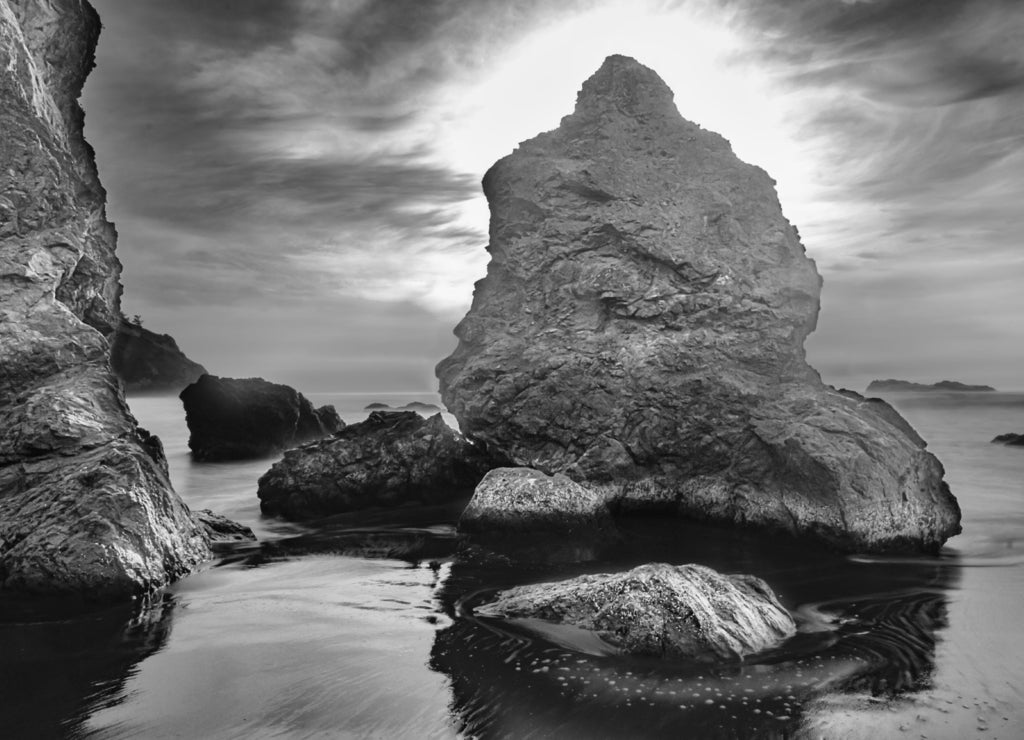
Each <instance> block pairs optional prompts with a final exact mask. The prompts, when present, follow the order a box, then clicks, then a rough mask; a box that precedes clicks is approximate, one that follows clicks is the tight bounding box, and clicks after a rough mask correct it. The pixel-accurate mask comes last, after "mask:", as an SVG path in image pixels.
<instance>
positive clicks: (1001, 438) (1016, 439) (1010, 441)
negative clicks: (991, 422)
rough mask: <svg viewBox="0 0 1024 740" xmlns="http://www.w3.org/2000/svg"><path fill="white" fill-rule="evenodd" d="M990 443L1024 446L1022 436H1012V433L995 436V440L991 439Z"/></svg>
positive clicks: (1023, 435)
mask: <svg viewBox="0 0 1024 740" xmlns="http://www.w3.org/2000/svg"><path fill="white" fill-rule="evenodd" d="M992 441H993V442H1002V443H1003V444H1004V445H1013V446H1018V445H1024V434H1014V433H1013V432H1008V433H1006V434H1000V435H998V436H996V438H995V439H993V440H992Z"/></svg>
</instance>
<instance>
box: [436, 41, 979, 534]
mask: <svg viewBox="0 0 1024 740" xmlns="http://www.w3.org/2000/svg"><path fill="white" fill-rule="evenodd" d="M483 187H484V193H485V195H486V196H487V199H488V202H489V205H490V208H491V225H490V244H489V245H488V251H489V252H490V255H491V261H490V264H489V265H488V268H487V276H486V277H485V278H484V279H483V280H481V281H480V282H479V283H477V286H476V291H475V293H474V296H473V305H472V307H471V309H470V311H469V313H468V314H467V315H466V317H465V318H464V319H463V320H462V321H461V322H460V323H459V325H458V326H457V327H456V329H455V334H456V336H457V337H458V338H459V345H458V347H457V348H456V350H455V352H454V353H453V354H452V355H451V356H450V357H448V358H447V359H445V360H444V361H442V362H441V363H440V364H439V365H438V367H437V375H438V378H439V379H440V387H441V394H442V398H443V400H444V403H445V405H446V406H447V407H448V409H449V410H450V411H451V412H452V413H453V414H454V415H455V417H456V418H457V419H458V421H459V425H460V427H461V429H462V430H463V432H464V433H465V434H466V436H467V437H468V438H469V439H471V440H474V441H477V442H479V443H481V444H483V445H486V446H487V448H488V449H493V450H495V451H497V452H500V453H501V454H503V455H504V456H506V457H507V458H508V459H509V460H511V461H512V464H515V465H520V466H526V467H532V468H536V469H538V470H541V471H544V472H545V473H549V474H551V473H565V474H566V475H568V476H569V477H571V478H573V479H574V480H576V481H578V482H580V483H581V484H583V485H584V486H586V487H588V488H595V489H598V490H601V491H602V492H603V493H604V494H605V495H606V496H607V498H608V499H609V500H610V501H611V502H612V504H613V506H615V507H616V508H617V509H618V510H620V511H628V510H643V509H648V510H652V509H654V510H658V511H661V512H671V513H677V514H680V515H685V516H690V517H696V518H703V519H712V520H718V521H725V522H734V523H738V524H744V525H757V526H762V527H767V528H772V529H781V530H786V531H789V532H792V533H795V534H802V535H810V536H814V537H817V538H821V539H824V540H826V541H828V542H830V543H833V544H835V545H838V546H840V547H843V548H848V549H853V550H876V551H878V550H918V551H922V550H923V551H932V550H936V549H938V548H939V547H940V546H941V545H942V543H943V542H945V540H946V539H947V538H948V537H950V536H952V535H954V534H956V533H958V532H959V531H960V511H959V508H958V506H957V503H956V500H955V499H954V498H953V496H952V495H951V494H950V492H949V489H948V487H947V486H946V484H945V482H944V481H943V469H942V466H941V465H940V463H939V461H938V460H937V459H936V458H935V457H934V456H933V455H931V454H930V453H929V452H927V451H926V450H925V444H924V441H923V440H922V439H921V438H920V437H919V436H918V435H917V434H916V433H915V432H914V431H913V429H912V428H911V427H910V425H909V424H907V423H906V421H904V420H903V419H902V417H900V415H899V414H898V413H897V412H896V411H895V410H894V409H892V408H891V407H889V406H888V405H886V404H884V402H881V401H877V400H874V399H872V400H866V399H864V398H863V397H861V396H859V395H857V394H853V393H841V392H839V391H836V390H834V389H832V388H830V387H826V386H825V385H823V384H822V382H821V380H820V378H819V376H818V374H817V373H816V372H815V371H814V369H813V368H811V367H810V366H809V365H808V364H807V363H806V361H805V354H804V347H803V344H804V340H805V339H806V337H807V336H808V334H810V333H811V332H812V331H813V330H814V328H815V325H816V322H817V316H818V308H819V294H820V287H821V278H820V277H819V276H818V273H817V271H816V270H815V266H814V262H813V261H811V260H810V259H808V258H807V256H806V255H805V254H804V248H803V246H802V245H801V243H800V240H799V237H798V234H797V231H796V229H795V228H794V227H793V226H792V225H791V224H790V223H789V222H788V221H787V220H786V219H785V217H784V216H783V214H782V209H781V207H780V205H779V201H778V198H777V196H776V193H775V188H774V181H773V180H772V179H771V178H770V177H769V176H768V174H767V173H765V172H764V170H762V169H760V168H758V167H754V166H751V165H748V164H745V163H743V162H741V161H740V160H739V159H738V158H737V157H736V155H735V154H733V152H732V149H731V148H730V146H729V143H728V142H727V141H726V140H725V139H723V138H722V137H721V136H719V135H717V134H714V133H712V132H709V131H705V130H703V129H701V128H700V127H699V126H697V125H696V124H693V123H690V122H689V121H686V120H684V119H683V118H682V117H681V116H680V115H679V111H678V110H677V109H676V107H675V105H674V104H673V101H672V92H671V91H670V90H669V89H668V87H667V86H666V85H665V83H664V82H663V81H662V80H661V79H660V78H659V77H658V76H657V74H655V73H654V72H653V71H651V70H650V69H648V68H646V67H644V66H643V65H641V64H639V63H638V62H636V61H635V60H633V59H630V58H627V57H622V56H613V57H609V58H608V59H607V60H606V61H605V63H604V64H603V65H602V67H601V68H600V70H598V72H597V73H596V74H595V75H594V76H593V77H591V78H590V79H589V80H587V81H586V82H585V83H584V85H583V88H582V90H581V91H580V93H579V96H578V98H577V104H576V110H575V112H574V113H573V114H572V115H569V116H567V117H565V118H564V119H562V122H561V125H560V126H559V128H557V129H555V130H554V131H550V132H547V133H544V134H541V135H539V136H537V137H536V138H534V139H531V140H529V141H526V142H524V143H522V144H520V146H519V148H518V149H517V150H516V151H515V152H513V153H512V154H511V155H509V156H507V157H505V158H504V159H502V160H500V161H499V162H498V163H497V164H495V165H494V166H493V167H492V168H491V169H490V170H489V171H488V172H487V174H486V175H485V176H484V181H483Z"/></svg>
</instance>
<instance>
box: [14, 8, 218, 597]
mask: <svg viewBox="0 0 1024 740" xmlns="http://www.w3.org/2000/svg"><path fill="white" fill-rule="evenodd" d="M99 31H100V21H99V18H98V17H97V15H96V13H95V11H94V10H93V9H92V8H91V7H90V6H89V4H88V3H86V2H82V1H81V0H48V2H28V1H24V2H11V1H9V0H0V131H2V135H0V347H2V348H3V349H2V351H0V588H3V589H7V590H25V591H35V592H49V593H64V594H67V593H72V594H78V595H85V596H88V597H91V598H107V597H110V598H117V597H127V596H129V595H132V594H136V593H139V592H141V591H145V590H148V589H151V588H153V587H156V586H160V585H162V584H164V583H167V582H168V581H170V580H172V579H174V578H176V577H178V576H180V575H183V574H184V573H187V572H188V571H190V570H191V569H192V568H193V567H194V566H195V565H196V564H198V563H199V562H200V561H201V560H203V559H205V558H207V557H209V555H210V548H209V541H210V534H209V533H208V531H207V528H206V527H204V526H202V524H201V523H200V522H199V521H198V520H197V519H196V518H195V517H193V515H192V513H191V512H190V511H189V509H188V508H187V507H186V506H185V505H184V504H183V503H182V502H181V500H180V499H179V498H178V496H177V495H176V494H175V493H174V491H173V490H172V489H171V486H170V483H169V482H168V479H167V468H166V461H165V460H164V457H163V452H162V448H161V446H160V444H159V441H158V440H156V439H155V438H153V437H151V436H150V435H149V434H147V433H146V432H144V431H143V430H140V429H138V428H137V427H136V423H135V419H134V418H132V416H131V414H130V413H129V411H128V408H127V406H126V405H125V401H124V396H123V395H122V392H121V389H120V384H119V383H118V381H117V380H116V379H115V378H114V376H113V374H112V373H111V370H110V362H109V355H110V339H111V337H112V336H113V334H114V332H115V330H116V328H117V325H118V321H119V319H120V306H119V305H118V304H119V296H120V293H121V286H120V283H119V277H120V272H121V265H120V263H119V262H118V260H117V257H116V256H115V254H114V245H115V240H116V234H115V232H114V227H113V226H112V225H111V224H110V223H109V222H108V221H107V220H106V216H105V213H104V203H105V197H106V194H105V192H104V190H103V187H102V186H101V185H100V182H99V179H98V177H97V173H96V166H95V164H94V162H93V152H92V149H91V148H90V147H89V145H88V144H87V143H86V142H85V139H84V138H83V136H82V123H83V114H82V110H81V108H79V106H78V103H77V100H78V96H79V93H80V92H81V89H82V85H83V83H84V82H85V78H86V75H87V74H88V73H89V70H90V69H91V68H92V66H93V51H94V49H95V46H96V40H97V37H98V35H99Z"/></svg>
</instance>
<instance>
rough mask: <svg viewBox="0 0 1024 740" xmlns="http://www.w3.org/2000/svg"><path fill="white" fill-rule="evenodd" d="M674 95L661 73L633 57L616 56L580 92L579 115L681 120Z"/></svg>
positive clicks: (606, 61) (577, 100)
mask: <svg viewBox="0 0 1024 740" xmlns="http://www.w3.org/2000/svg"><path fill="white" fill-rule="evenodd" d="M674 97H675V96H674V95H673V93H672V90H671V89H669V86H668V85H666V84H665V81H664V80H662V79H661V77H659V76H658V73H657V72H655V71H654V70H653V69H650V68H649V67H645V66H644V65H642V64H640V62H638V61H637V60H635V59H633V58H632V57H627V56H622V55H621V54H613V55H612V56H610V57H608V58H607V59H605V60H604V64H602V65H601V68H600V69H598V70H597V72H595V73H594V74H593V75H592V76H591V77H590V78H589V79H588V80H587V81H586V82H584V83H583V87H582V88H581V89H580V92H579V95H577V97H576V110H575V112H574V115H575V116H578V117H583V118H587V117H594V116H600V115H602V114H608V113H612V112H618V113H621V114H623V115H627V116H633V117H636V116H645V115H652V114H653V115H662V116H669V117H672V118H676V119H678V118H680V115H679V111H678V110H677V109H676V106H675V103H674V102H673V99H674Z"/></svg>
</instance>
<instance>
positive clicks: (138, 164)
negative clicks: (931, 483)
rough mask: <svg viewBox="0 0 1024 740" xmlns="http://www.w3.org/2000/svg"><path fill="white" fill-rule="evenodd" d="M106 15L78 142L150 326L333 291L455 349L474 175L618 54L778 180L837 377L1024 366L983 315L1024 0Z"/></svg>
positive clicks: (312, 4) (1003, 258)
mask: <svg viewBox="0 0 1024 740" xmlns="http://www.w3.org/2000/svg"><path fill="white" fill-rule="evenodd" d="M95 4H96V5H97V6H98V9H99V10H100V13H101V17H103V19H104V22H105V25H106V31H105V33H104V35H103V37H102V39H101V47H100V54H99V64H100V66H99V69H98V70H97V71H96V72H95V73H94V76H93V77H92V78H91V79H90V82H89V83H88V85H87V88H86V106H87V126H88V130H87V134H88V135H89V137H90V139H91V140H92V141H93V142H94V144H95V145H96V147H97V150H98V152H99V163H100V168H101V176H102V177H103V180H104V183H105V184H106V186H107V188H108V190H109V191H110V194H111V198H110V201H111V206H110V210H111V215H112V217H113V218H115V219H116V220H117V221H118V226H119V230H120V231H121V234H122V239H121V247H120V250H121V253H122V259H123V260H124V262H125V265H126V273H125V281H126V284H127V291H126V305H127V306H128V307H129V310H130V312H132V313H136V312H138V313H143V314H144V315H149V316H152V317H153V318H154V322H159V323H160V324H161V326H160V327H157V328H163V327H164V326H166V328H167V330H171V331H172V332H174V331H177V332H178V333H179V334H184V335H185V336H188V334H189V333H190V332H194V331H195V329H194V328H193V327H192V326H190V325H189V324H188V323H187V322H182V321H179V319H178V318H177V317H179V316H181V315H183V314H182V310H183V307H185V306H188V305H192V304H196V303H197V302H199V303H204V304H205V305H210V306H219V307H220V309H221V310H224V311H226V310H227V308H228V307H239V306H245V305H248V306H250V307H251V311H254V310H258V309H257V308H256V307H258V306H260V305H265V304H266V302H267V301H274V302H275V303H278V304H280V305H287V306H289V309H288V310H289V311H291V310H292V309H291V308H290V307H291V306H295V305H301V304H303V303H306V305H309V306H314V305H317V304H318V302H320V301H321V300H325V301H328V302H330V301H336V300H343V301H356V302H357V303H358V301H364V303H360V304H358V305H361V306H364V309H365V311H364V312H365V313H366V314H369V313H371V312H372V311H373V310H382V311H383V310H385V309H383V308H381V306H383V305H384V303H389V304H391V305H392V306H393V309H394V310H395V311H397V312H398V313H399V314H402V315H405V316H407V319H408V321H409V322H410V324H411V325H417V326H423V322H422V321H421V320H420V318H419V317H420V316H421V315H427V316H430V315H433V316H434V318H433V319H431V320H432V321H434V322H435V323H434V324H433V325H435V326H437V327H440V328H441V329H442V330H441V331H439V333H438V334H437V336H446V332H447V327H448V326H450V325H451V323H453V319H454V317H455V316H456V315H457V314H458V313H459V312H460V311H461V310H462V309H463V308H464V307H465V306H466V305H468V302H469V298H470V293H471V285H472V282H473V280H474V279H476V278H478V277H480V276H481V275H482V273H483V267H484V264H485V262H486V254H485V252H484V251H483V246H484V244H485V242H486V209H485V207H484V204H483V202H482V196H481V194H480V191H479V188H478V185H477V182H478V180H479V177H480V176H481V175H482V172H483V169H484V168H486V167H487V166H488V165H489V164H490V163H491V162H493V160H494V159H496V158H497V157H499V156H501V155H503V154H505V153H507V152H508V151H510V149H511V148H512V145H513V144H514V143H515V141H517V140H519V139H522V138H526V137H528V136H532V135H533V134H535V133H537V132H538V131H539V130H541V129H542V128H546V127H550V126H553V125H556V124H557V120H558V117H559V116H560V115H564V114H565V113H568V112H569V110H570V109H571V105H572V98H573V95H574V92H575V90H576V89H577V87H578V85H579V84H580V83H581V82H582V80H583V79H584V78H585V77H586V75H588V74H589V73H590V72H591V71H593V69H595V68H596V66H597V64H599V62H600V59H601V58H602V57H603V56H604V55H605V54H607V53H613V52H623V53H632V54H635V55H637V56H638V57H639V58H640V59H641V61H644V62H645V63H648V64H650V65H652V66H653V67H654V68H655V69H656V70H657V71H658V72H659V73H661V74H662V76H663V77H665V79H666V80H667V81H668V82H669V84H670V86H672V87H673V88H674V89H675V91H676V93H677V101H678V103H679V105H680V109H681V111H682V112H683V114H684V115H686V116H688V117H692V118H694V119H696V120H697V122H698V123H701V124H702V125H705V126H708V127H710V128H713V129H716V130H719V131H721V133H723V134H724V135H726V136H727V138H730V139H731V140H732V142H733V144H734V146H735V148H736V150H737V152H739V153H740V154H741V156H744V157H746V158H748V159H751V160H753V161H754V162H755V163H757V164H761V165H762V166H765V167H766V169H768V170H769V172H770V173H771V174H772V175H773V176H775V177H776V178H777V179H778V181H779V189H780V195H781V197H782V201H783V207H784V209H785V211H786V213H787V214H788V215H789V216H790V217H791V218H792V219H793V220H794V221H795V222H796V224H797V225H798V227H799V228H800V231H801V234H802V235H803V238H804V242H805V244H806V246H807V248H808V251H809V253H810V254H811V255H812V256H813V257H815V258H816V259H817V261H818V263H819V266H820V268H821V270H822V272H823V273H824V276H825V278H826V287H825V294H824V295H825V298H824V308H823V313H822V318H821V323H820V328H819V331H818V333H817V335H815V337H814V338H813V339H812V342H811V356H812V359H815V360H816V361H818V362H819V363H820V364H821V365H822V367H823V370H824V371H825V375H826V378H827V379H828V378H830V377H833V376H834V377H835V378H836V379H837V381H838V382H854V383H859V382H861V380H862V378H861V377H860V376H859V375H858V376H856V377H854V375H856V373H854V375H851V372H853V371H851V370H850V368H851V367H853V366H854V365H857V366H858V367H860V366H863V365H864V363H850V362H848V361H847V360H846V356H848V355H849V354H850V353H856V354H858V355H862V356H864V357H867V358H869V359H870V358H874V359H871V360H870V362H868V364H869V365H870V364H871V362H874V363H875V364H877V365H882V366H884V365H885V363H886V362H890V363H892V368H893V369H892V372H891V373H890V374H892V373H896V372H899V371H901V368H903V370H902V371H903V372H905V373H907V374H914V373H916V372H919V369H920V368H922V367H924V361H923V360H922V361H921V362H919V363H917V364H915V363H914V362H913V361H912V358H908V357H902V358H897V357H896V356H895V355H894V348H898V347H901V346H904V347H905V346H907V345H906V342H907V341H908V339H907V338H908V337H911V336H914V337H919V339H917V340H915V342H916V345H915V346H917V345H920V346H919V350H920V352H923V353H925V354H927V356H928V357H929V358H930V359H929V360H928V362H929V363H931V362H933V361H934V362H941V361H946V362H950V363H952V362H954V360H956V357H957V352H959V349H957V346H956V344H957V343H950V342H949V341H945V342H944V341H943V340H944V337H943V332H948V329H949V327H952V326H956V327H957V328H958V330H961V331H963V332H964V333H965V334H966V335H967V336H969V337H970V340H969V341H970V343H971V346H972V347H973V348H975V349H974V350H972V351H973V352H974V356H975V357H988V358H990V360H988V359H987V360H986V362H988V363H989V364H990V365H992V367H993V368H996V367H997V366H1002V367H1004V368H1005V367H1011V366H1012V367H1019V366H1020V361H1021V360H1024V357H1022V356H1021V352H1024V350H1013V349H1009V348H1011V347H1024V341H1021V340H1022V339H1024V337H1021V330H1020V329H1019V328H1018V327H1017V326H1015V325H1014V324H1012V322H1007V321H997V320H992V319H991V318H990V317H991V315H992V313H993V312H992V301H993V300H994V299H995V300H1000V301H1005V302H1006V303H1005V308H1006V310H1008V311H1009V312H1010V313H1011V314H1012V312H1013V311H1016V313H1017V314H1018V315H1019V312H1020V310H1021V308H1024V306H1022V305H1021V299H1020V298H1018V297H1016V295H1015V293H1014V292H1013V291H1012V290H1011V288H1010V284H1011V283H1013V282H1014V281H1017V282H1018V283H1019V282H1020V281H1021V280H1022V279H1024V265H1022V263H1021V260H1020V257H1019V256H1018V255H1019V254H1020V252H1019V245H1020V241H1019V234H1020V233H1022V231H1024V228H1022V227H1024V216H1022V215H1020V214H1021V211H1020V208H1019V202H1020V201H1021V197H1022V195H1024V192H1022V190H1024V184H1022V183H1024V155H1022V151H1024V148H1022V146H1021V144H1022V142H1024V118H1022V116H1021V115H1020V111H1021V110H1024V52H1022V48H1021V46H1020V44H1019V39H1020V38H1022V37H1024V6H1022V5H1021V4H1020V3H1017V2H1014V1H1013V0H992V1H991V2H975V1H974V0H931V1H930V2H929V3H927V4H926V7H925V6H923V5H922V3H920V2H916V1H915V0H864V1H862V2H848V1H844V0H768V1H765V0H677V1H676V2H665V1H663V0H645V1H644V2H625V0H578V1H577V2H572V3H564V4H563V3H560V4H558V5H557V8H556V7H555V6H553V5H552V4H550V3H543V2H540V1H539V0H532V1H531V2H526V3H507V2H503V1H501V0H474V1H472V2H436V3H435V2H430V3H428V2H422V0H388V1H387V2H382V1H380V0H332V1H330V2H326V1H322V0H303V1H302V2H298V1H297V2H288V3H284V2H277V1H276V0H259V1H254V0H248V1H247V2H246V3H244V4H235V3H210V2H203V1H201V0H176V1H175V2H162V3H138V2H135V1H134V0H96V3H95ZM940 286H941V287H940ZM936 296H939V297H938V298H937V297H936ZM868 299H870V301H871V305H870V306H868V307H865V301H866V300H868ZM365 301H370V302H371V303H365ZM377 304H380V305H379V306H378V308H372V306H374V305H377ZM351 305H352V306H354V305H356V303H353V304H351ZM239 310H241V309H239ZM251 311H250V312H251ZM386 311H388V312H390V311H392V308H388V309H386ZM345 313H346V314H349V315H351V314H352V313H353V312H352V310H350V309H347V310H346V312H345ZM357 313H358V312H357ZM883 315H885V316H887V318H886V319H885V320H882V318H881V317H882V316H883ZM215 323H216V322H215ZM221 329H222V330H223V331H228V330H229V329H228V326H227V324H223V325H222V326H221ZM377 329H379V327H377V328H375V329H373V330H377ZM211 331H212V329H211ZM367 331H370V329H367ZM439 341H440V340H439ZM448 341H449V340H448V339H444V340H443V341H440V344H438V345H437V356H436V357H435V358H434V359H435V360H436V359H438V358H439V357H440V356H442V355H443V353H444V351H446V350H445V349H444V348H445V346H446V343H447V342H448ZM965 341H967V340H965ZM939 343H944V344H945V345H946V349H945V350H940V349H938V345H939ZM925 350H927V352H926V351H925ZM986 352H987V353H988V355H985V353H986ZM935 353H938V354H937V355H936V354H935ZM933 355H935V356H934V357H933ZM921 356H924V355H921ZM943 358H945V359H944V360H943ZM199 359H201V360H202V359H203V358H202V357H200V358H199ZM872 366H873V365H872ZM857 372H860V371H857ZM993 372H995V370H993ZM1009 372H1010V371H1006V373H1007V374H1009ZM980 380H984V378H982V379H980ZM1022 382H1024V381H1022Z"/></svg>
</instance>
